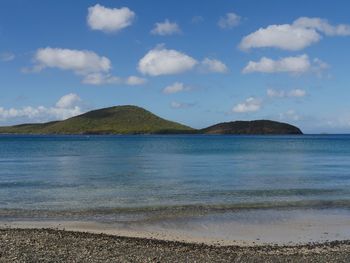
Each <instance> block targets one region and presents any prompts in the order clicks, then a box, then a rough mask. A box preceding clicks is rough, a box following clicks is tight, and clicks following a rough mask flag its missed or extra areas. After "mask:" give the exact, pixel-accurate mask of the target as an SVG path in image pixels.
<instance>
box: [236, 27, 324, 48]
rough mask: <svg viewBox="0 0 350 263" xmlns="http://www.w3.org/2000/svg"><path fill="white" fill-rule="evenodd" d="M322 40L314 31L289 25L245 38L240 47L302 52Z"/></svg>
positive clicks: (262, 31)
mask: <svg viewBox="0 0 350 263" xmlns="http://www.w3.org/2000/svg"><path fill="white" fill-rule="evenodd" d="M320 39H321V36H320V35H319V34H318V33H317V32H316V30H314V29H307V28H303V27H294V26H292V25H288V24H284V25H270V26H268V27H266V28H260V29H259V30H258V31H255V32H254V33H251V34H249V35H248V36H245V37H244V38H243V39H242V41H241V43H240V45H239V47H240V49H242V50H249V49H251V48H263V47H274V48H280V49H285V50H300V49H303V48H305V47H308V46H310V45H311V44H313V43H316V42H318V41H320Z"/></svg>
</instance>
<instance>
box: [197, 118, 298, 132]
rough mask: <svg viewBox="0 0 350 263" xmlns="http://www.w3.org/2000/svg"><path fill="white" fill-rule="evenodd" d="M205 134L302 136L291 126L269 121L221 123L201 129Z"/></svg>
mask: <svg viewBox="0 0 350 263" xmlns="http://www.w3.org/2000/svg"><path fill="white" fill-rule="evenodd" d="M201 132H202V133H205V134H252V135H253V134H302V132H301V130H300V129H299V128H297V127H295V126H293V125H290V124H287V123H282V122H277V121H269V120H257V121H233V122H223V123H219V124H216V125H213V126H210V127H208V128H205V129H202V130H201Z"/></svg>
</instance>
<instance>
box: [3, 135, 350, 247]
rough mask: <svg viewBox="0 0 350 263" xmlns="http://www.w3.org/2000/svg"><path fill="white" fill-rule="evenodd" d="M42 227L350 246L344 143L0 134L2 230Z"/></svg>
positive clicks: (301, 138)
mask: <svg viewBox="0 0 350 263" xmlns="http://www.w3.org/2000/svg"><path fill="white" fill-rule="evenodd" d="M47 220H55V221H59V220H74V221H84V222H86V221H89V222H98V223H104V224H119V226H125V227H129V228H130V227H132V226H133V224H134V226H138V227H140V226H141V225H143V226H145V225H147V227H148V229H152V230H154V231H160V232H162V231H165V230H169V231H170V230H174V231H175V230H181V231H183V232H184V233H192V234H193V235H204V234H203V233H205V235H206V236H211V237H213V236H214V237H217V238H232V239H237V238H240V239H249V238H250V239H251V238H252V236H250V237H249V238H248V237H247V236H248V234H247V231H245V230H244V229H241V228H237V227H239V226H243V225H244V226H246V228H247V229H250V230H252V229H256V230H257V231H258V230H259V229H260V232H259V231H258V232H256V233H255V232H254V233H255V235H254V238H255V239H257V240H260V239H262V240H265V241H269V240H271V241H276V239H278V238H277V237H278V236H279V233H278V231H277V232H276V231H275V232H271V231H270V230H271V229H277V230H278V229H279V227H280V229H281V231H282V230H283V229H284V230H285V227H286V226H287V228H288V227H290V228H291V229H292V231H293V227H292V226H294V228H295V229H299V228H300V229H299V230H300V231H299V232H300V233H299V232H295V233H296V234H295V236H298V235H299V236H298V237H295V238H294V239H293V241H298V238H299V239H300V240H304V241H305V240H306V239H309V240H311V241H312V240H315V239H316V240H320V238H321V236H322V235H323V239H324V240H328V239H349V238H350V135H285V136H233V135H232V136H231V135H133V136H124V135H115V136H83V135H82V136H78V135H77V136H34V135H33V136H27V135H26V136H22V135H1V136H0V221H3V222H15V221H39V222H40V221H47ZM261 226H265V227H266V228H265V229H270V230H269V231H270V232H269V231H267V233H265V234H264V232H261V231H262V230H261V229H262V228H261ZM268 226H269V227H270V228H268ZM298 227H299V228H298ZM230 229H231V231H230ZM308 230H310V231H309V232H307V231H308ZM295 231H296V230H295ZM332 231H333V232H332ZM248 232H249V231H248ZM321 232H322V233H321ZM237 233H238V234H237ZM305 233H306V234H305ZM235 234H237V235H236V236H235ZM290 234H291V233H290V232H288V233H287V232H286V233H285V235H286V236H285V237H284V239H283V240H284V241H287V240H288V235H289V236H290ZM264 235H265V236H264ZM276 236H277V237H276Z"/></svg>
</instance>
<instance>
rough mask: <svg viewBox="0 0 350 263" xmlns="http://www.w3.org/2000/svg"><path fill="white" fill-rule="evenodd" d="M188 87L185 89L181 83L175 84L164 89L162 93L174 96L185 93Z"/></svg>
mask: <svg viewBox="0 0 350 263" xmlns="http://www.w3.org/2000/svg"><path fill="white" fill-rule="evenodd" d="M189 89H190V88H189V87H186V86H185V85H184V84H183V83H181V82H175V83H173V84H171V85H169V86H167V87H165V88H164V89H163V93H165V94H174V93H178V92H181V91H186V90H189Z"/></svg>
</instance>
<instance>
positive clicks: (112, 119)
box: [0, 106, 195, 134]
mask: <svg viewBox="0 0 350 263" xmlns="http://www.w3.org/2000/svg"><path fill="white" fill-rule="evenodd" d="M194 131H195V130H194V129H192V128H190V127H188V126H185V125H182V124H179V123H176V122H172V121H168V120H165V119H162V118H160V117H158V116H156V115H154V114H153V113H151V112H149V111H147V110H145V109H143V108H140V107H137V106H116V107H110V108H104V109H99V110H93V111H90V112H87V113H85V114H82V115H79V116H75V117H73V118H69V119H67V120H64V121H55V122H48V123H43V124H22V125H16V126H10V127H0V133H17V134H168V133H170V134H171V133H192V132H194Z"/></svg>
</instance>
